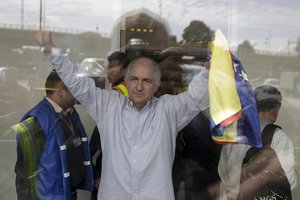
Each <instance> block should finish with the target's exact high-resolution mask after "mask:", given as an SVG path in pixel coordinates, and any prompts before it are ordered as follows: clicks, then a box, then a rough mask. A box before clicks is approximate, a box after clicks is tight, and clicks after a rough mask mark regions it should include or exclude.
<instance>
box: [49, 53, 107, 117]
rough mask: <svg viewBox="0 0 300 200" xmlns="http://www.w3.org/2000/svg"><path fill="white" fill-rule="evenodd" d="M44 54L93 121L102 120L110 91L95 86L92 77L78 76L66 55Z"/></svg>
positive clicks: (76, 68) (73, 64)
mask: <svg viewBox="0 0 300 200" xmlns="http://www.w3.org/2000/svg"><path fill="white" fill-rule="evenodd" d="M46 56H47V57H48V59H49V60H50V62H51V64H52V65H53V67H54V69H55V70H56V71H57V73H58V75H59V76H60V78H61V79H62V81H63V82H64V84H65V85H66V86H67V87H68V89H69V90H70V92H71V93H72V95H73V96H74V97H75V98H76V99H77V100H78V101H79V102H80V103H81V105H82V106H83V107H85V109H86V110H87V112H88V113H89V114H90V115H91V117H92V118H93V119H94V121H96V122H98V121H102V119H101V117H103V116H104V115H105V114H104V113H105V112H106V108H107V107H108V106H107V105H106V104H108V103H109V98H110V92H109V91H107V90H102V89H100V88H98V87H96V85H95V82H94V80H93V79H91V78H89V77H86V76H79V75H78V73H77V71H78V67H77V66H76V64H75V63H73V62H72V61H71V60H70V59H69V58H68V57H67V56H64V55H54V54H47V55H46ZM99 102H101V103H99ZM99 113H101V115H100V114H99Z"/></svg>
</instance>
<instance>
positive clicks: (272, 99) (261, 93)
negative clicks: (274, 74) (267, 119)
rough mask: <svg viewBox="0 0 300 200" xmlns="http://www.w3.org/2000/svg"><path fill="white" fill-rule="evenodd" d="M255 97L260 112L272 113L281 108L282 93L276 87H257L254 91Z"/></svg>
mask: <svg viewBox="0 0 300 200" xmlns="http://www.w3.org/2000/svg"><path fill="white" fill-rule="evenodd" d="M254 96H255V101H256V105H257V110H258V112H265V111H270V110H271V109H273V108H276V107H278V106H279V107H280V106H281V101H282V96H281V93H280V91H279V90H278V89H277V88H276V87H273V86H271V85H263V86H259V87H257V88H256V89H255V90H254Z"/></svg>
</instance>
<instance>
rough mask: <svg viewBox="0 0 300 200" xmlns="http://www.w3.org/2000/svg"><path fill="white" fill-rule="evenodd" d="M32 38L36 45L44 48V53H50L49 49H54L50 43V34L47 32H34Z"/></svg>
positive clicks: (51, 42)
mask: <svg viewBox="0 0 300 200" xmlns="http://www.w3.org/2000/svg"><path fill="white" fill-rule="evenodd" d="M34 37H35V40H36V42H37V43H38V45H40V46H41V47H45V49H44V53H51V49H52V48H53V47H55V45H54V43H53V41H52V34H51V32H48V31H36V32H34Z"/></svg>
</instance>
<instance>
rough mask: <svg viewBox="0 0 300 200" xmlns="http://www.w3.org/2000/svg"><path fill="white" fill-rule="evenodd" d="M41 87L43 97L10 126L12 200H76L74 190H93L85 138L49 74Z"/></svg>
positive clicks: (67, 96) (70, 101)
mask: <svg viewBox="0 0 300 200" xmlns="http://www.w3.org/2000/svg"><path fill="white" fill-rule="evenodd" d="M45 88H46V97H45V98H44V99H43V100H42V101H40V102H39V103H38V104H37V105H36V106H35V107H34V108H32V109H31V110H30V111H29V112H27V113H26V114H25V116H24V117H23V118H22V119H21V122H20V123H19V124H18V125H17V126H16V128H17V162H16V166H15V172H16V190H17V195H18V199H43V200H47V199H49V200H50V199H51V200H53V199H55V200H69V199H72V200H73V199H77V189H84V190H90V191H91V190H92V188H93V175H92V167H91V159H90V154H89V145H88V138H87V135H86V132H85V130H84V127H83V125H82V123H81V121H80V118H79V115H78V113H77V112H76V110H75V108H74V107H73V106H74V105H75V101H76V100H75V98H74V97H73V96H72V94H71V93H70V92H69V90H68V89H67V87H66V86H65V85H64V83H63V82H62V81H61V79H60V78H59V76H58V75H57V73H56V71H55V70H53V71H52V72H51V73H50V74H49V76H48V77H47V80H46V84H45Z"/></svg>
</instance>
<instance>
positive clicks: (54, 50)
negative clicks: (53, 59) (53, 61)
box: [43, 45, 61, 55]
mask: <svg viewBox="0 0 300 200" xmlns="http://www.w3.org/2000/svg"><path fill="white" fill-rule="evenodd" d="M43 52H44V54H52V55H59V54H60V53H61V49H60V48H56V47H55V46H54V45H51V46H47V47H45V48H44V50H43Z"/></svg>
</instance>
